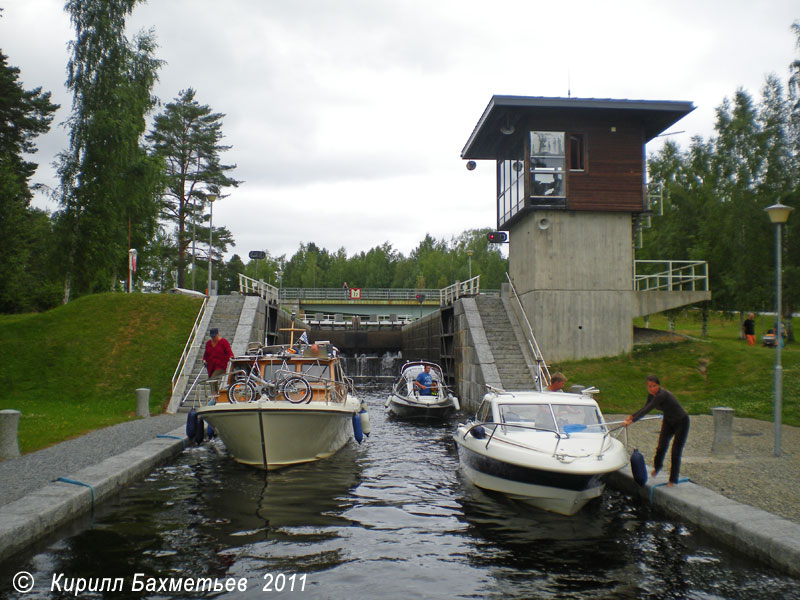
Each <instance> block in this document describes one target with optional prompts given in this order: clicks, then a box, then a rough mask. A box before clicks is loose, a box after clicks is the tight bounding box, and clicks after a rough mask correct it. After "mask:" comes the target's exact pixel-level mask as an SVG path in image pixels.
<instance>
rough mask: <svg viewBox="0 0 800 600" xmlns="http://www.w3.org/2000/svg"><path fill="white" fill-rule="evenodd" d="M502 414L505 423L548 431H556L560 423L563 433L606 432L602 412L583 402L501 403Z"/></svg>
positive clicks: (559, 427) (560, 430) (559, 428)
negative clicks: (601, 417) (601, 416)
mask: <svg viewBox="0 0 800 600" xmlns="http://www.w3.org/2000/svg"><path fill="white" fill-rule="evenodd" d="M500 416H501V418H502V420H503V423H518V424H520V425H525V426H527V427H535V428H536V429H543V430H546V431H556V425H558V429H557V430H558V431H559V432H561V433H577V432H580V431H587V432H590V433H603V432H605V426H602V425H601V423H602V421H601V419H600V412H599V411H598V410H597V409H596V408H595V407H593V406H586V405H582V404H553V405H550V404H501V405H500ZM554 418H555V421H554V420H553V419H554Z"/></svg>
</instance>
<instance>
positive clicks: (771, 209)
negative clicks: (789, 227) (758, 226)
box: [764, 202, 794, 225]
mask: <svg viewBox="0 0 800 600" xmlns="http://www.w3.org/2000/svg"><path fill="white" fill-rule="evenodd" d="M764 210H765V211H767V214H768V215H769V220H770V221H772V222H773V223H774V224H775V225H782V224H784V223H786V221H788V220H789V213H791V212H792V211H793V210H794V207H792V206H786V205H785V204H781V203H780V202H778V203H777V204H773V205H772V206H768V207H767V208H765V209H764Z"/></svg>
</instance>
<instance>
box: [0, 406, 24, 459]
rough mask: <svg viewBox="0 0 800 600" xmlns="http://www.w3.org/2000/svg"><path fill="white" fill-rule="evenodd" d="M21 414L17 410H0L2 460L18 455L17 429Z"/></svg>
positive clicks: (0, 453) (0, 452) (0, 451)
mask: <svg viewBox="0 0 800 600" xmlns="http://www.w3.org/2000/svg"><path fill="white" fill-rule="evenodd" d="M21 414H22V413H20V412H19V411H18V410H12V409H6V410H0V458H2V459H3V460H6V459H8V458H17V457H18V456H19V455H20V454H19V440H18V439H17V430H18V428H19V416H20V415H21Z"/></svg>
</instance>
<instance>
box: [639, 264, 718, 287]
mask: <svg viewBox="0 0 800 600" xmlns="http://www.w3.org/2000/svg"><path fill="white" fill-rule="evenodd" d="M654 265H665V268H663V269H661V270H659V271H658V272H656V273H642V272H641V271H642V270H645V269H647V267H648V266H654ZM633 289H634V290H636V291H647V290H666V291H687V290H688V291H703V292H707V291H708V263H707V262H706V261H704V260H635V261H634V265H633Z"/></svg>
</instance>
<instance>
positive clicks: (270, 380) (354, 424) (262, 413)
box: [197, 342, 369, 470]
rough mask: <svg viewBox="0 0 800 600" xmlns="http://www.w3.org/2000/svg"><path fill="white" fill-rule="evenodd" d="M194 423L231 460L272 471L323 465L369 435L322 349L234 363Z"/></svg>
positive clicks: (331, 353) (328, 348)
mask: <svg viewBox="0 0 800 600" xmlns="http://www.w3.org/2000/svg"><path fill="white" fill-rule="evenodd" d="M197 417H198V418H200V419H203V420H204V421H206V422H208V423H209V424H210V425H211V426H212V427H213V428H214V430H215V431H216V432H217V433H218V434H219V436H220V438H222V441H223V442H225V446H226V447H227V448H228V451H229V452H230V454H231V455H232V456H233V458H234V459H235V460H236V461H238V462H240V463H242V464H245V465H251V466H255V467H260V468H266V469H270V470H272V469H279V468H282V467H287V466H290V465H296V464H299V463H305V462H310V461H314V460H319V459H323V458H327V457H329V456H331V455H333V454H334V453H335V452H337V451H338V450H339V449H340V448H342V447H343V446H344V445H345V444H346V443H347V441H348V440H349V439H350V437H353V436H354V435H355V436H356V437H357V439H358V441H361V440H360V436H361V435H363V433H368V432H369V431H368V423H369V422H368V417H367V415H366V406H362V402H361V401H360V400H358V399H357V398H356V397H355V395H354V393H353V385H352V381H351V380H349V379H348V378H347V377H345V375H344V373H343V371H342V367H341V363H340V362H339V354H338V351H337V350H336V348H335V347H334V346H332V345H330V344H329V343H326V342H319V343H316V344H310V345H308V344H304V345H301V346H268V347H263V348H259V349H257V350H255V351H253V352H252V353H249V354H247V355H244V356H239V357H235V358H233V359H231V362H230V365H229V367H228V372H227V374H226V381H225V383H224V384H223V385H222V386H221V389H220V391H219V393H218V394H217V395H216V396H215V397H214V398H213V399H212V400H211V401H210V402H209V405H208V406H203V407H200V408H198V409H197Z"/></svg>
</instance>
